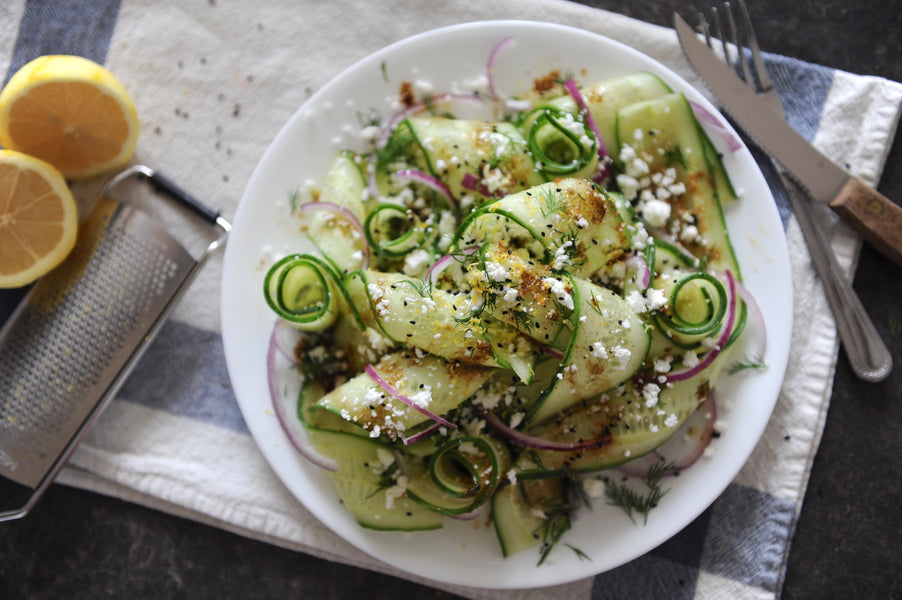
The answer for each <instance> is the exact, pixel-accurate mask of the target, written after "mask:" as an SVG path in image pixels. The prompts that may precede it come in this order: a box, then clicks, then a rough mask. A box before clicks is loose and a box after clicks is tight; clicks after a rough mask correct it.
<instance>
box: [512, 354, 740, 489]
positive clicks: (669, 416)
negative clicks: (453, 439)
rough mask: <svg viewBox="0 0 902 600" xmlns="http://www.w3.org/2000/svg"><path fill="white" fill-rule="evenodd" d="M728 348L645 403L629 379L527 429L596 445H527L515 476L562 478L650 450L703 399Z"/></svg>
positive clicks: (726, 357)
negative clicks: (571, 447) (560, 447)
mask: <svg viewBox="0 0 902 600" xmlns="http://www.w3.org/2000/svg"><path fill="white" fill-rule="evenodd" d="M727 360H729V353H726V352H725V353H722V354H721V355H720V356H718V357H717V359H715V361H714V362H713V363H712V364H711V365H710V366H709V367H708V368H707V369H705V370H704V371H702V372H701V373H699V374H698V375H696V376H695V377H692V378H690V379H686V380H684V381H680V382H676V383H673V384H672V386H664V387H663V389H662V390H661V391H660V395H659V397H658V400H657V401H656V402H649V401H648V400H647V399H646V398H645V397H643V395H642V394H641V393H640V392H639V390H638V389H637V388H636V387H635V386H634V385H633V383H632V382H630V383H629V384H627V385H624V386H623V388H622V389H621V390H618V391H612V392H610V393H608V394H605V395H603V396H602V397H600V398H598V399H595V400H593V401H591V402H585V403H582V404H580V405H579V406H576V407H574V408H572V409H570V410H569V411H567V412H565V413H562V414H561V415H560V416H559V417H558V418H556V419H553V420H551V421H548V422H546V423H544V424H541V425H537V426H535V427H532V428H529V429H528V430H527V432H528V433H529V434H530V435H533V436H536V437H539V438H542V439H547V440H549V441H554V442H571V443H572V442H589V441H592V440H598V442H599V445H598V446H597V447H588V448H585V449H581V450H574V451H555V450H530V451H528V452H524V453H523V454H521V455H520V456H519V457H518V459H517V460H516V461H515V463H514V469H515V470H516V472H517V477H518V478H520V479H529V478H546V477H562V476H566V475H568V474H573V473H586V472H592V471H599V470H602V469H609V468H611V467H615V466H617V465H619V464H622V463H625V462H627V461H629V460H632V459H634V458H638V457H639V456H642V455H644V454H647V453H648V452H651V451H652V450H654V449H655V448H657V447H658V446H659V445H661V444H663V443H664V442H665V441H667V440H668V439H669V438H670V437H671V436H672V435H673V434H674V433H675V432H676V431H677V429H679V427H680V425H681V424H682V423H683V422H684V421H685V420H686V419H688V418H689V416H690V415H692V413H693V412H695V410H696V409H697V408H698V405H699V403H700V402H701V401H702V400H704V399H705V398H707V396H708V393H709V391H710V387H711V382H712V381H714V380H715V379H716V378H717V376H718V375H719V373H720V372H721V370H722V369H723V366H724V365H725V364H726V361H727Z"/></svg>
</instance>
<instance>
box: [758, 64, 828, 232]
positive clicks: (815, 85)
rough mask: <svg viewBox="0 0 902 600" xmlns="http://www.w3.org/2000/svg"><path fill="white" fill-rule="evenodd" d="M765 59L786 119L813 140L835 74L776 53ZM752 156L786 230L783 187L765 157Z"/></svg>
mask: <svg viewBox="0 0 902 600" xmlns="http://www.w3.org/2000/svg"><path fill="white" fill-rule="evenodd" d="M765 60H766V61H767V67H768V73H770V75H771V78H772V79H773V81H774V87H775V88H776V89H777V94H779V96H780V99H781V101H782V102H783V109H784V111H785V112H786V120H787V121H788V122H789V124H790V125H792V126H793V128H795V130H796V131H798V132H799V133H801V134H802V135H803V136H804V137H805V138H806V139H807V140H808V141H812V140H813V139H814V136H815V134H816V133H817V129H818V126H819V124H820V121H821V115H822V114H823V112H824V106H825V105H826V103H827V96H828V95H829V93H830V88H831V87H832V85H833V78H834V75H835V71H833V70H832V69H828V68H826V67H822V66H820V65H813V64H811V63H806V62H802V61H800V60H796V59H794V58H788V57H786V56H779V55H776V54H767V55H766V56H765ZM752 154H753V155H754V157H755V160H757V161H758V165H759V166H760V167H761V172H762V173H763V174H764V178H765V179H766V180H767V183H768V185H769V186H770V189H771V190H772V191H773V194H774V200H775V201H776V203H777V210H778V211H779V213H780V219H781V220H782V221H783V228H784V229H785V228H786V223H787V222H788V221H789V216H790V215H791V214H792V209H791V208H790V206H789V199H788V198H787V197H786V192H785V191H784V190H783V185H782V183H781V182H780V179H779V177H778V176H777V173H776V171H775V170H774V168H773V167H772V166H771V164H770V160H769V159H768V158H767V155H766V154H764V153H763V152H761V151H759V150H758V149H757V148H755V147H752Z"/></svg>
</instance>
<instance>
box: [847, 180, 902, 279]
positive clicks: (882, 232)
mask: <svg viewBox="0 0 902 600" xmlns="http://www.w3.org/2000/svg"><path fill="white" fill-rule="evenodd" d="M830 208H832V209H833V210H834V211H836V214H838V215H839V216H840V217H842V219H843V220H844V221H845V222H846V223H848V224H849V225H851V226H852V227H854V228H855V229H856V230H858V233H860V234H861V235H862V237H864V239H865V240H867V241H868V242H870V243H871V245H873V246H874V248H876V249H877V250H879V251H880V252H881V253H883V254H884V255H885V256H886V257H887V258H889V259H890V260H892V261H893V262H894V263H896V264H897V265H899V266H900V267H902V207H900V206H899V205H897V204H894V203H893V201H892V200H890V199H889V198H887V197H886V196H884V195H883V194H881V193H880V192H878V191H877V190H875V189H874V188H872V187H871V186H869V185H868V184H866V183H865V182H863V181H862V180H860V179H858V178H857V177H850V178H849V180H848V181H846V183H845V185H843V187H842V189H841V190H840V191H839V194H837V196H836V198H834V199H833V201H832V202H830Z"/></svg>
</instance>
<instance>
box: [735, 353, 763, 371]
mask: <svg viewBox="0 0 902 600" xmlns="http://www.w3.org/2000/svg"><path fill="white" fill-rule="evenodd" d="M766 368H767V363H765V362H764V358H763V357H762V356H760V355H758V354H756V355H754V356H746V357H745V358H744V359H742V360H739V361H736V362H735V363H733V364H731V365H730V366H728V367H727V368H726V372H727V374H729V375H733V374H735V373H738V372H740V371H746V370H749V369H766Z"/></svg>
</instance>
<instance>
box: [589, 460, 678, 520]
mask: <svg viewBox="0 0 902 600" xmlns="http://www.w3.org/2000/svg"><path fill="white" fill-rule="evenodd" d="M675 470H676V467H675V466H674V464H673V463H670V462H659V463H655V464H654V465H652V466H651V467H649V469H648V473H647V475H646V476H645V479H644V480H643V483H644V484H645V488H646V489H645V492H640V491H637V490H635V489H634V488H633V487H631V486H630V485H628V484H627V483H617V482H615V481H614V480H612V479H607V480H605V482H604V496H605V499H606V500H607V503H608V504H609V505H611V506H617V507H619V508H620V509H622V510H623V512H625V513H626V516H628V517H629V518H630V521H632V522H633V523H635V522H636V515H641V516H642V521H643V524H644V523H648V513H649V512H651V509H653V508H654V507H656V506H657V505H658V503H659V502H660V501H661V499H662V498H663V497H664V496H666V495H667V492H669V491H670V488H667V489H663V488H662V487H661V479H662V478H663V477H664V476H665V475H667V474H669V473H672V472H673V471H675Z"/></svg>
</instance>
